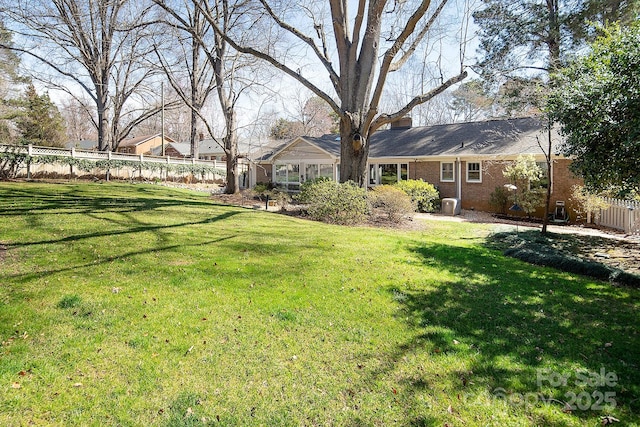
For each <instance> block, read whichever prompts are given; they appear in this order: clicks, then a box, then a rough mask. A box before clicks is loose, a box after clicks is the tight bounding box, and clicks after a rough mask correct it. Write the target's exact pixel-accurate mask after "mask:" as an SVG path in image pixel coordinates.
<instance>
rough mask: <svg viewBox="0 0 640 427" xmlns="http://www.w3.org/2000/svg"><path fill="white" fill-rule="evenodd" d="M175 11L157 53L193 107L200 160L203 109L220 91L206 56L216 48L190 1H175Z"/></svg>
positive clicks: (195, 143) (192, 142) (173, 83)
mask: <svg viewBox="0 0 640 427" xmlns="http://www.w3.org/2000/svg"><path fill="white" fill-rule="evenodd" d="M171 11H172V13H170V14H169V17H168V19H167V20H166V21H165V22H164V23H163V26H164V28H165V29H166V31H165V32H163V37H161V42H160V43H158V45H157V47H156V48H155V52H156V56H157V59H158V61H159V64H160V66H161V67H162V70H163V71H164V73H165V74H166V76H167V78H168V80H169V83H170V84H171V86H172V87H173V89H174V90H175V91H176V92H177V93H178V95H179V97H180V98H181V99H182V100H183V102H184V103H185V104H186V105H188V106H189V107H190V116H191V124H190V135H189V142H190V145H191V155H192V156H193V157H194V158H198V148H199V142H200V138H199V129H198V124H199V122H200V121H201V118H200V117H201V116H202V109H203V107H204V105H205V103H206V101H207V99H208V98H209V96H210V95H211V93H212V92H213V91H214V90H215V88H216V79H215V76H214V73H213V64H212V62H211V61H210V60H209V58H208V56H207V54H206V49H207V48H208V46H211V45H212V37H213V30H212V29H211V27H210V25H209V24H208V23H207V21H206V20H205V19H204V18H203V16H202V13H201V11H200V9H199V8H197V7H194V5H193V2H192V1H190V0H187V1H184V2H182V3H180V2H175V3H174V4H172V5H171ZM173 15H176V16H178V17H179V19H176V18H175V16H173ZM154 25H155V24H154ZM208 41H209V42H208Z"/></svg>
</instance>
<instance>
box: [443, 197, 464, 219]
mask: <svg viewBox="0 0 640 427" xmlns="http://www.w3.org/2000/svg"><path fill="white" fill-rule="evenodd" d="M442 213H443V214H444V215H451V216H453V215H460V200H459V199H456V198H453V197H450V198H446V199H442Z"/></svg>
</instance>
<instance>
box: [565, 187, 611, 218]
mask: <svg viewBox="0 0 640 427" xmlns="http://www.w3.org/2000/svg"><path fill="white" fill-rule="evenodd" d="M571 200H572V201H573V202H574V203H576V204H577V205H578V208H575V209H574V211H575V213H576V214H577V216H578V218H585V219H586V221H587V223H590V222H591V219H592V218H593V219H595V220H596V221H597V220H598V218H599V217H600V212H601V211H602V210H606V209H608V208H609V206H610V205H609V203H607V201H606V200H605V199H604V198H603V197H601V196H599V195H598V194H593V193H590V192H589V191H588V190H587V189H586V188H585V187H583V186H581V185H574V186H573V187H571Z"/></svg>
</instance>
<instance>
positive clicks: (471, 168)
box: [466, 162, 482, 183]
mask: <svg viewBox="0 0 640 427" xmlns="http://www.w3.org/2000/svg"><path fill="white" fill-rule="evenodd" d="M466 169H467V182H474V183H476V182H482V162H467V168H466Z"/></svg>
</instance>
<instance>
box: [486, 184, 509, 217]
mask: <svg viewBox="0 0 640 427" xmlns="http://www.w3.org/2000/svg"><path fill="white" fill-rule="evenodd" d="M510 198H511V195H510V194H509V190H507V189H506V188H504V187H496V188H495V190H493V193H491V194H490V195H489V205H491V207H492V208H494V209H495V210H496V212H499V213H502V214H504V213H506V212H507V204H508V203H509V200H510Z"/></svg>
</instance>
